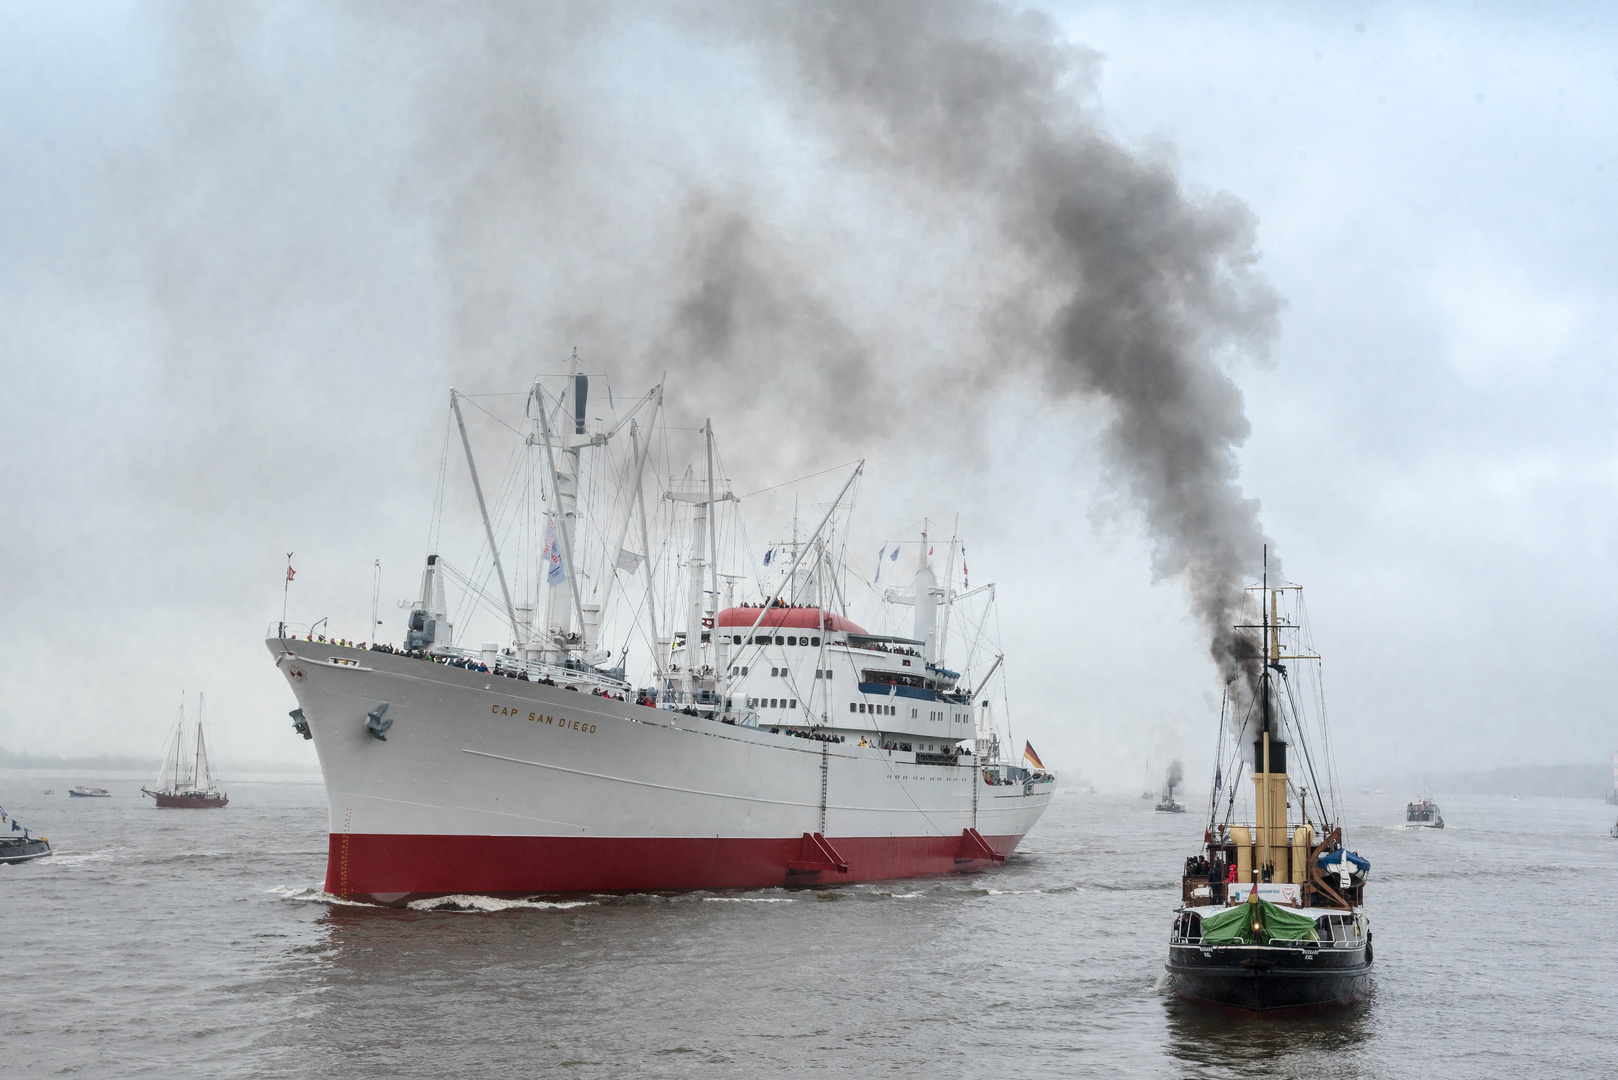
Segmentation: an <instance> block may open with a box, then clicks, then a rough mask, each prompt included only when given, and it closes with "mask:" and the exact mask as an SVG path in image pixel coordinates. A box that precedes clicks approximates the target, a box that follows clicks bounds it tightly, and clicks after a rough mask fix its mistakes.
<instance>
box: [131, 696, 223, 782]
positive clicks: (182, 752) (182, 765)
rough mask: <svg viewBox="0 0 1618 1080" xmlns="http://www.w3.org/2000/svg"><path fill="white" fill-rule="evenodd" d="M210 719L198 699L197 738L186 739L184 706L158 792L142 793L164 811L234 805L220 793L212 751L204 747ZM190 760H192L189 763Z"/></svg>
mask: <svg viewBox="0 0 1618 1080" xmlns="http://www.w3.org/2000/svg"><path fill="white" fill-rule="evenodd" d="M206 717H207V705H206V703H205V702H204V701H203V699H202V695H201V694H198V695H197V719H196V725H195V727H196V738H195V740H188V739H187V738H186V723H185V702H184V701H183V700H182V701H181V702H180V715H179V717H178V718H177V719H176V720H175V723H174V734H173V735H171V736H169V742H168V746H167V747H166V748H165V750H164V752H163V762H162V764H161V765H160V766H159V767H158V768H159V774H158V789H157V790H156V791H149V790H147V789H146V788H145V787H142V788H141V789H140V790H141V793H142V794H145V795H150V796H151V797H152V798H153V799H154V800H155V801H156V802H157V805H158V808H159V809H161V810H217V809H219V808H220V807H223V806H225V805H226V804H227V803H229V802H230V799H229V798H228V797H226V795H225V793H224V792H222V791H220V790H219V781H217V780H215V779H214V778H213V776H212V775H211V774H210V773H209V772H208V750H207V747H206V746H205V745H204V743H203V738H202V725H203V723H204V721H205V719H206ZM187 759H189V760H187Z"/></svg>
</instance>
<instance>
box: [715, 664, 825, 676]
mask: <svg viewBox="0 0 1618 1080" xmlns="http://www.w3.org/2000/svg"><path fill="white" fill-rule="evenodd" d="M747 672H748V668H746V667H744V666H742V665H740V664H732V665H731V668H730V673H731V674H732V675H746V674H747ZM786 677H787V669H786V668H784V667H772V668H771V669H770V678H772V679H784V678H786ZM815 678H817V679H829V678H831V668H826V669H825V670H824V671H822V670H821V669H820V668H816V669H815Z"/></svg>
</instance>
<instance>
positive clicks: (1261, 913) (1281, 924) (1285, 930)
mask: <svg viewBox="0 0 1618 1080" xmlns="http://www.w3.org/2000/svg"><path fill="white" fill-rule="evenodd" d="M1255 922H1257V923H1258V924H1259V929H1258V932H1257V933H1254V931H1253V923H1255ZM1202 940H1203V941H1204V942H1206V943H1207V944H1209V945H1255V944H1256V945H1268V944H1269V943H1270V942H1272V941H1300V940H1301V941H1319V940H1320V939H1319V937H1317V936H1316V934H1315V920H1314V919H1313V918H1311V917H1310V916H1308V915H1304V914H1301V913H1300V912H1296V911H1292V910H1290V909H1288V908H1284V907H1277V906H1276V905H1275V904H1272V903H1270V902H1269V901H1268V900H1264V899H1259V900H1258V902H1257V903H1256V904H1255V903H1251V902H1249V903H1242V904H1237V905H1236V906H1235V907H1232V908H1226V909H1225V910H1224V911H1221V912H1220V913H1219V914H1217V915H1206V916H1204V917H1203V920H1202Z"/></svg>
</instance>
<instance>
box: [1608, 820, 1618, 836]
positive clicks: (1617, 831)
mask: <svg viewBox="0 0 1618 1080" xmlns="http://www.w3.org/2000/svg"><path fill="white" fill-rule="evenodd" d="M1607 835H1608V836H1611V837H1613V838H1615V839H1618V822H1614V823H1613V826H1612V828H1610V829H1608V830H1607Z"/></svg>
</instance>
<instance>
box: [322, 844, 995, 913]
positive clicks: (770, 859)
mask: <svg viewBox="0 0 1618 1080" xmlns="http://www.w3.org/2000/svg"><path fill="white" fill-rule="evenodd" d="M983 840H984V842H985V844H986V846H987V847H988V848H989V849H991V850H992V851H993V853H994V854H995V855H996V856H997V857H998V858H1002V859H1003V858H1004V857H1005V855H1006V854H1008V853H1009V852H1011V851H1012V850H1013V849H1014V848H1015V847H1016V846H1017V844H1018V842H1019V841H1021V840H1022V837H1020V836H989V837H984V838H983ZM827 842H828V843H829V845H830V848H829V850H833V851H835V853H836V854H837V855H838V856H840V858H841V859H842V860H843V861H845V862H846V865H847V870H846V871H839V870H838V869H837V868H836V867H835V866H833V865H826V866H824V867H810V866H806V865H805V863H804V861H803V855H804V848H803V841H802V840H801V839H800V838H797V837H793V838H790V839H752V838H740V837H737V838H727V837H703V838H684V837H667V838H657V837H590V838H584V837H571V836H433V835H427V836H411V835H399V834H393V835H390V834H348V835H343V834H338V833H333V834H331V836H330V848H329V852H328V857H327V861H326V892H328V893H330V894H332V895H334V896H341V897H343V898H345V899H353V900H363V901H369V902H373V903H381V904H404V903H408V902H409V901H411V900H414V899H418V898H425V897H433V896H445V895H451V894H457V893H466V894H476V895H481V896H503V897H524V896H532V895H535V894H538V893H594V892H665V891H686V890H692V889H763V888H779V887H782V886H798V885H839V884H846V883H849V882H855V881H889V880H894V879H898V878H908V877H917V876H920V875H924V874H942V873H950V872H953V871H961V870H975V869H982V868H986V867H988V866H990V865H992V864H993V861H995V860H991V859H990V858H989V857H988V856H987V853H986V852H983V851H975V850H970V849H966V848H963V841H962V839H961V838H960V837H949V836H862V837H842V836H838V837H828V838H827ZM796 867H804V868H803V869H798V868H796Z"/></svg>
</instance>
